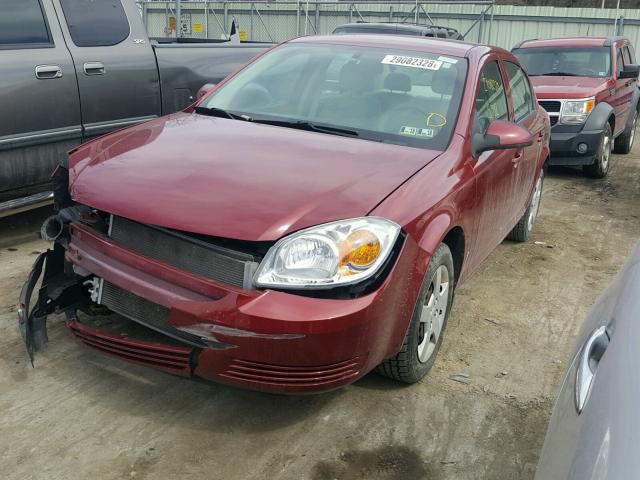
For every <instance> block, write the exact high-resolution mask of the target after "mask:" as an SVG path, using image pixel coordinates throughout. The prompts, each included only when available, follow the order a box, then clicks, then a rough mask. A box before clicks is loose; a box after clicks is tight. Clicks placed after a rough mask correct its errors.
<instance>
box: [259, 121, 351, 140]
mask: <svg viewBox="0 0 640 480" xmlns="http://www.w3.org/2000/svg"><path fill="white" fill-rule="evenodd" d="M251 121H252V122H253V123H262V124H264V125H275V126H276V127H288V128H297V129H299V130H307V131H309V132H321V133H329V134H331V135H340V136H343V137H359V136H360V134H359V133H358V132H356V131H355V130H349V129H347V128H340V127H332V126H330V125H318V124H317V123H312V122H308V121H306V120H272V119H267V118H253V119H252V120H251Z"/></svg>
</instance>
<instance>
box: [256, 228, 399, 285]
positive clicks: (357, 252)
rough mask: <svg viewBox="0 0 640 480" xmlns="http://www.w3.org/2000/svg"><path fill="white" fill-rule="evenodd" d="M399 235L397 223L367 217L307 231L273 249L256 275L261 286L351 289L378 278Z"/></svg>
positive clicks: (288, 238)
mask: <svg viewBox="0 0 640 480" xmlns="http://www.w3.org/2000/svg"><path fill="white" fill-rule="evenodd" d="M399 233H400V227H399V226H398V225H396V224H395V223H393V222H391V221H389V220H385V219H384V218H379V217H362V218H354V219H349V220H341V221H338V222H332V223H326V224H324V225H319V226H317V227H312V228H307V229H305V230H301V231H299V232H296V233H293V234H291V235H289V236H287V237H285V238H283V239H281V240H279V241H278V242H277V243H276V244H275V245H274V246H273V247H271V248H270V249H269V251H268V252H267V254H266V255H265V257H264V259H263V260H262V263H261V264H260V266H259V267H258V271H257V272H256V275H255V284H256V286H258V287H277V288H292V289H307V288H309V289H311V288H316V289H317V288H326V287H333V286H336V285H350V284H353V283H357V282H360V281H362V280H365V279H367V278H369V277H371V276H372V275H374V274H375V273H376V272H377V271H378V270H379V269H380V267H381V266H382V265H383V264H384V261H385V260H386V259H387V257H388V256H389V254H390V253H391V250H392V249H393V246H394V244H395V242H396V239H397V238H398V234H399Z"/></svg>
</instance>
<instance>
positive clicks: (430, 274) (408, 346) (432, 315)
mask: <svg viewBox="0 0 640 480" xmlns="http://www.w3.org/2000/svg"><path fill="white" fill-rule="evenodd" d="M454 283H455V282H454V271H453V257H452V256H451V250H449V247H447V246H446V245H445V244H444V243H441V244H440V246H439V247H438V249H437V250H436V252H435V253H434V254H433V257H431V261H430V262H429V267H428V268H427V273H426V274H425V276H424V280H423V282H422V287H421V288H420V293H419V294H418V299H417V301H416V305H415V307H414V309H413V316H412V317H411V323H410V324H409V328H408V329H407V333H406V335H405V337H404V342H403V343H402V348H401V349H400V351H399V352H398V353H397V354H396V355H395V356H393V357H391V358H389V359H387V360H385V361H384V362H382V363H381V364H380V365H378V367H377V369H376V371H377V372H378V373H380V374H382V375H384V376H385V377H389V378H392V379H394V380H398V381H401V382H405V383H415V382H417V381H418V380H420V379H421V378H422V377H424V376H425V375H426V374H427V373H428V372H429V370H431V367H433V364H434V362H435V360H436V355H437V353H438V350H440V345H442V338H443V336H444V329H445V327H446V326H447V319H448V318H449V312H450V311H451V304H452V302H453V288H454Z"/></svg>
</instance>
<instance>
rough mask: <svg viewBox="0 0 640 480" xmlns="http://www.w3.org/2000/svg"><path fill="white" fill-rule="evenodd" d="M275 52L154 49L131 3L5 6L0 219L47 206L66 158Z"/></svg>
mask: <svg viewBox="0 0 640 480" xmlns="http://www.w3.org/2000/svg"><path fill="white" fill-rule="evenodd" d="M15 19H25V20H24V21H21V22H19V23H20V25H16V23H18V22H16V20H15ZM270 46H271V44H255V43H249V44H239V45H238V44H230V43H220V42H217V41H216V42H212V43H208V42H207V43H164V42H157V41H152V40H150V39H149V38H148V36H147V32H146V28H145V26H144V24H143V22H142V19H141V17H140V15H139V12H138V10H137V7H136V5H135V3H134V1H133V0H102V1H101V2H95V1H92V0H20V1H19V2H3V3H1V4H0V71H2V76H1V77H0V105H2V108H1V109H0V217H2V216H5V215H8V214H11V213H14V212H16V211H19V210H22V209H24V208H26V207H28V206H29V205H31V204H32V203H33V204H34V205H40V204H41V203H42V201H43V198H45V199H46V198H47V197H46V194H45V195H44V196H43V195H42V192H46V191H47V190H48V189H49V185H48V182H49V177H50V175H51V173H52V172H53V170H54V169H55V166H56V165H58V164H59V163H64V162H65V161H66V157H67V151H68V150H69V149H71V148H73V147H75V146H77V145H78V144H80V143H81V142H84V141H86V140H88V139H90V138H92V137H95V136H98V135H102V134H104V133H107V132H110V131H112V130H114V129H117V128H122V127H125V126H128V125H132V124H134V123H138V122H141V121H145V120H149V119H151V118H155V117H158V116H160V115H166V114H169V113H173V112H175V111H177V110H181V109H183V108H185V107H186V106H188V105H189V104H190V103H192V101H193V100H194V99H195V96H196V93H197V91H198V89H199V88H200V87H201V86H202V85H204V84H205V83H217V82H219V81H220V80H222V79H223V78H224V77H225V76H227V75H228V74H229V73H231V72H232V71H234V70H236V69H237V68H239V67H240V66H242V65H243V64H244V63H246V62H247V61H248V60H250V59H251V58H252V57H254V56H255V55H257V54H260V53H261V52H263V51H264V50H265V49H267V48H269V47H270ZM33 195H36V196H35V197H34V196H33ZM25 196H26V197H25Z"/></svg>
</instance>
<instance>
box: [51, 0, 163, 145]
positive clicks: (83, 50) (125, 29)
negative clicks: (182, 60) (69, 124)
mask: <svg viewBox="0 0 640 480" xmlns="http://www.w3.org/2000/svg"><path fill="white" fill-rule="evenodd" d="M58 1H59V4H58V8H59V17H60V23H61V25H62V28H63V31H65V33H66V35H67V38H68V39H69V41H68V44H69V50H70V51H71V54H72V56H73V60H74V62H75V67H76V73H77V76H78V86H79V88H80V99H81V103H82V123H83V126H84V136H85V139H86V138H89V137H92V136H95V135H100V134H102V133H106V132H108V131H110V130H113V129H115V128H119V127H122V126H126V125H128V124H132V123H136V122H139V121H142V120H145V119H148V118H153V117H154V116H158V115H160V113H161V112H160V84H159V79H158V69H157V66H156V62H155V55H154V52H153V49H152V47H151V45H149V41H148V38H147V34H146V31H144V26H143V24H142V21H140V19H139V13H138V12H137V10H136V6H135V4H134V2H131V1H124V2H122V1H121V0H100V1H95V0H58ZM129 19H131V21H129ZM136 20H137V21H136Z"/></svg>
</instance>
